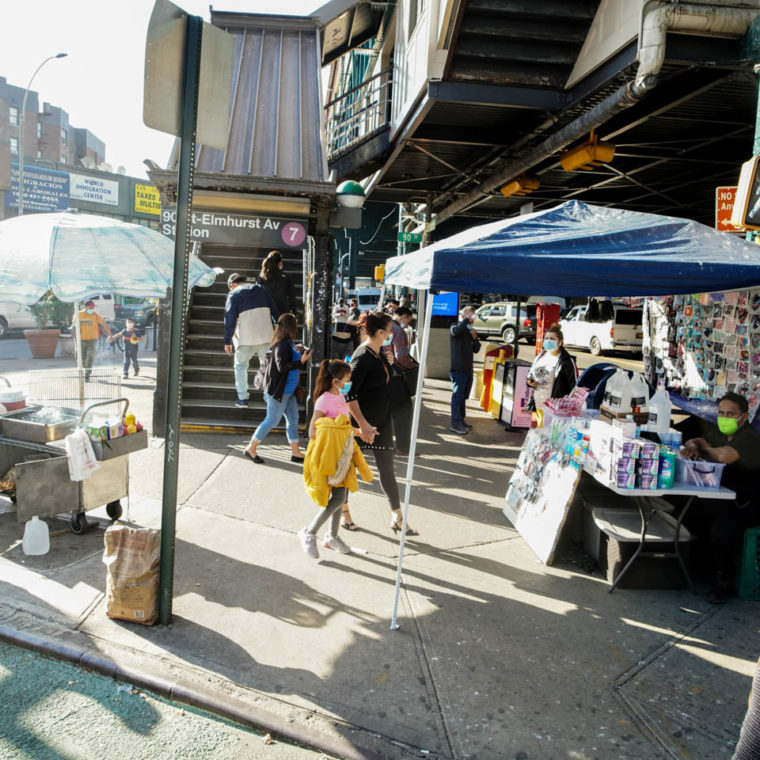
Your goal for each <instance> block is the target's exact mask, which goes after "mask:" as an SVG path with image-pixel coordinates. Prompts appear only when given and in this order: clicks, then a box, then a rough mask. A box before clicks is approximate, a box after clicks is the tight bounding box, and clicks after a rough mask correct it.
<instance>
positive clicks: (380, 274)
mask: <svg viewBox="0 0 760 760" xmlns="http://www.w3.org/2000/svg"><path fill="white" fill-rule="evenodd" d="M375 279H376V280H377V281H378V282H382V281H383V280H384V279H385V264H379V265H378V266H376V267H375Z"/></svg>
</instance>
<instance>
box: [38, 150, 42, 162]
mask: <svg viewBox="0 0 760 760" xmlns="http://www.w3.org/2000/svg"><path fill="white" fill-rule="evenodd" d="M40 158H42V151H41V150H38V151H37V159H38V160H39V159H40Z"/></svg>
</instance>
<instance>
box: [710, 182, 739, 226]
mask: <svg viewBox="0 0 760 760" xmlns="http://www.w3.org/2000/svg"><path fill="white" fill-rule="evenodd" d="M735 199H736V187H716V188H715V229H716V230H719V231H720V232H737V229H736V227H734V226H733V224H731V212H732V211H733V210H734V200H735Z"/></svg>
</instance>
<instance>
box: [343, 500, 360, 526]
mask: <svg viewBox="0 0 760 760" xmlns="http://www.w3.org/2000/svg"><path fill="white" fill-rule="evenodd" d="M341 514H342V517H341V520H340V527H341V528H345V529H346V530H359V526H358V525H357V524H356V523H355V522H354V521H353V520H351V513H350V512H349V511H348V504H345V505H344V506H343V509H342V510H341Z"/></svg>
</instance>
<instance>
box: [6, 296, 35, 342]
mask: <svg viewBox="0 0 760 760" xmlns="http://www.w3.org/2000/svg"><path fill="white" fill-rule="evenodd" d="M36 326H37V325H36V323H35V321H34V317H33V316H32V312H31V311H30V309H29V307H28V306H23V305H22V304H20V303H11V302H10V301H0V338H2V337H4V336H6V335H7V334H8V332H9V330H32V329H34V328H35V327H36Z"/></svg>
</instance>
